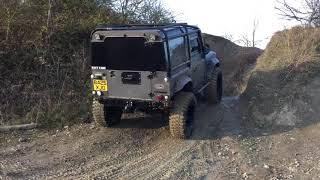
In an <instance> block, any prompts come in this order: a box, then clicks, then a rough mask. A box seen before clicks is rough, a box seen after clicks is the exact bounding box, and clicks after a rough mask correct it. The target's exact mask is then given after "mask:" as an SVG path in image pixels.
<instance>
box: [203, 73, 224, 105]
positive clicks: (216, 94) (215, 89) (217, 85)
mask: <svg viewBox="0 0 320 180" xmlns="http://www.w3.org/2000/svg"><path fill="white" fill-rule="evenodd" d="M209 80H210V81H209V85H208V87H207V88H206V92H205V94H206V98H207V100H208V102H209V103H210V104H218V103H220V102H221V100H222V94H223V77H222V72H221V70H220V68H219V67H217V68H215V70H214V71H213V73H212V74H211V76H210V79H209Z"/></svg>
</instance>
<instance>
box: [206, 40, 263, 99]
mask: <svg viewBox="0 0 320 180" xmlns="http://www.w3.org/2000/svg"><path fill="white" fill-rule="evenodd" d="M203 36H204V39H205V42H206V43H207V44H209V45H210V48H212V49H213V50H214V51H216V52H217V55H218V57H219V59H220V60H221V62H222V67H223V75H224V86H225V87H224V89H225V95H226V96H236V95H239V94H241V93H242V92H243V91H244V90H245V88H246V86H247V81H248V78H249V73H250V72H251V70H252V69H253V68H254V67H255V64H256V61H257V59H258V57H259V56H260V55H261V54H262V53H263V51H262V50H261V49H259V48H252V47H241V46H238V45H237V44H235V43H233V42H231V41H229V40H227V39H225V38H222V37H219V36H213V35H209V34H204V35H203Z"/></svg>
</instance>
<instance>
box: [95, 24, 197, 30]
mask: <svg viewBox="0 0 320 180" xmlns="http://www.w3.org/2000/svg"><path fill="white" fill-rule="evenodd" d="M181 27H190V28H194V29H199V28H198V27H196V26H191V25H188V24H187V23H170V24H124V25H99V26H98V27H97V28H96V30H97V29H99V30H142V29H158V30H164V29H167V28H181Z"/></svg>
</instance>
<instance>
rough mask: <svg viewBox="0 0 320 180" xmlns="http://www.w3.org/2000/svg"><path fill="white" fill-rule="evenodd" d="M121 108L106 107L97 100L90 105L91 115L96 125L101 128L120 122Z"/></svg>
mask: <svg viewBox="0 0 320 180" xmlns="http://www.w3.org/2000/svg"><path fill="white" fill-rule="evenodd" d="M122 112H123V110H122V108H119V107H107V106H105V105H104V104H102V103H100V102H99V101H97V100H94V101H93V104H92V115H93V119H94V121H95V123H96V125H98V126H101V127H111V126H112V125H115V124H117V123H119V122H120V120H121V116H122Z"/></svg>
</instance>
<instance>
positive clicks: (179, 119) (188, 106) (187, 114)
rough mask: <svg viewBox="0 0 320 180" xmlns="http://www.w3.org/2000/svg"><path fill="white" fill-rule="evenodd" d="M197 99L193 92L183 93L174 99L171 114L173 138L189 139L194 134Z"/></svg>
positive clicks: (170, 125) (170, 121)
mask: <svg viewBox="0 0 320 180" xmlns="http://www.w3.org/2000/svg"><path fill="white" fill-rule="evenodd" d="M195 107H196V98H195V96H194V94H193V93H191V92H181V93H179V94H178V95H177V96H176V97H175V98H174V107H173V108H172V109H171V112H170V114H169V127H170V133H171V136H172V137H173V138H176V139H187V138H189V137H190V136H191V133H192V124H193V118H194V110H195Z"/></svg>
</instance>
